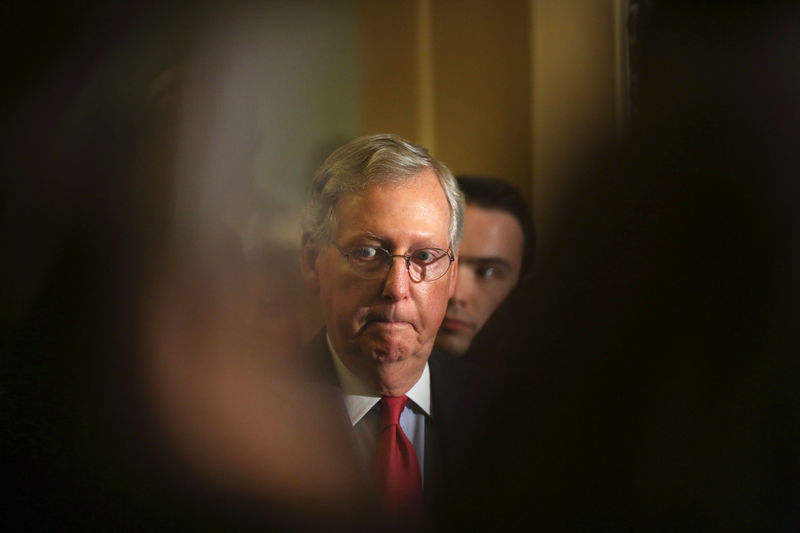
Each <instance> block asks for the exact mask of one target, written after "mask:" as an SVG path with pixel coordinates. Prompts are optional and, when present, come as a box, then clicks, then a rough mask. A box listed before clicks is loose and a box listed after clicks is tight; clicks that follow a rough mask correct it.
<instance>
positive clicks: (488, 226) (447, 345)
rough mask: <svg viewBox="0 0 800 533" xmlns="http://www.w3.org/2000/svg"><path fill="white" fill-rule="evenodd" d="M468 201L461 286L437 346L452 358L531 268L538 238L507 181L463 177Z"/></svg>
mask: <svg viewBox="0 0 800 533" xmlns="http://www.w3.org/2000/svg"><path fill="white" fill-rule="evenodd" d="M458 184H459V186H460V187H461V190H462V191H463V192H464V196H465V197H466V201H467V208H466V211H465V221H464V237H463V239H462V241H461V246H460V247H459V269H458V282H457V284H456V290H455V292H454V294H453V296H452V297H451V298H450V302H449V304H448V307H447V315H446V316H445V319H444V322H443V323H442V327H441V329H440V330H439V334H438V336H437V338H436V346H437V347H438V348H441V349H442V350H444V351H446V352H448V353H450V354H451V355H454V356H461V355H463V354H464V353H465V352H466V351H467V348H469V346H470V343H471V342H472V339H473V337H475V335H476V334H477V333H478V331H479V330H480V329H481V328H482V327H483V325H484V324H485V323H486V321H487V320H488V319H489V317H490V316H491V315H492V313H493V312H494V311H495V309H497V307H498V306H499V305H500V304H501V303H502V302H503V300H505V298H506V297H507V296H508V294H509V293H510V292H511V290H512V289H513V288H514V287H516V285H517V283H518V282H519V280H520V277H521V276H525V275H527V274H528V273H529V271H530V268H531V264H532V263H533V256H534V249H535V244H536V236H535V232H534V228H533V220H532V218H531V214H530V211H529V209H528V206H527V204H526V203H525V200H524V199H523V197H522V195H521V194H520V192H519V191H518V190H517V189H516V188H515V187H513V186H512V185H509V184H508V183H505V182H503V181H500V180H497V179H493V178H484V177H469V176H461V177H459V178H458Z"/></svg>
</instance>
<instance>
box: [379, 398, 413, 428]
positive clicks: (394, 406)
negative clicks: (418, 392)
mask: <svg viewBox="0 0 800 533" xmlns="http://www.w3.org/2000/svg"><path fill="white" fill-rule="evenodd" d="M407 403H408V396H383V397H381V411H382V424H381V425H382V427H383V428H387V427H389V426H396V425H397V424H399V423H400V413H402V412H403V409H405V407H406V404H407Z"/></svg>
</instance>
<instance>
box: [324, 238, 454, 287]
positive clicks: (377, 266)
mask: <svg viewBox="0 0 800 533" xmlns="http://www.w3.org/2000/svg"><path fill="white" fill-rule="evenodd" d="M331 244H333V246H334V247H335V248H336V249H337V250H339V253H340V254H342V255H343V256H344V257H345V259H347V264H348V265H350V268H351V269H352V270H353V272H355V273H356V274H357V275H359V276H361V277H362V278H365V279H376V278H382V277H384V276H385V275H386V273H387V272H389V269H390V268H391V267H392V264H393V262H394V258H395V257H402V258H403V259H405V260H406V270H407V271H408V275H409V277H410V278H411V279H412V280H413V281H436V280H437V279H439V278H441V277H442V276H444V275H445V274H446V273H447V271H448V270H450V264H451V263H452V262H453V261H455V257H454V256H453V254H452V251H449V250H442V249H441V248H420V249H418V250H411V251H409V252H408V253H406V254H391V253H389V250H386V249H384V248H380V247H378V246H358V247H356V248H353V249H352V250H350V251H349V252H345V251H344V250H342V249H341V248H340V247H339V245H338V244H336V243H335V242H334V243H331ZM445 258H446V259H447V261H445Z"/></svg>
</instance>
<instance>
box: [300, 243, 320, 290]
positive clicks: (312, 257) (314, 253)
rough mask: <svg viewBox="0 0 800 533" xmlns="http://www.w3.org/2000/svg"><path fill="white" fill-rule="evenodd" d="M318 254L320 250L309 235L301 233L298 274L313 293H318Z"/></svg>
mask: <svg viewBox="0 0 800 533" xmlns="http://www.w3.org/2000/svg"><path fill="white" fill-rule="evenodd" d="M319 252H320V248H319V246H318V245H317V243H316V242H315V241H314V239H312V238H311V235H309V234H308V233H307V232H305V233H303V240H302V242H301V243H300V272H301V273H302V275H303V283H305V286H306V288H308V290H310V291H311V292H313V293H318V292H319V271H318V270H317V258H318V257H319Z"/></svg>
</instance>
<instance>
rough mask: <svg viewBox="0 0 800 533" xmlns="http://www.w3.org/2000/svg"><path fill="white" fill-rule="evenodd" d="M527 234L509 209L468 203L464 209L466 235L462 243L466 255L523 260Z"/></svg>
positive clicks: (462, 251) (463, 253) (461, 252)
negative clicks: (525, 235) (485, 207)
mask: <svg viewBox="0 0 800 533" xmlns="http://www.w3.org/2000/svg"><path fill="white" fill-rule="evenodd" d="M524 244H525V237H524V234H523V232H522V226H521V225H520V223H519V221H518V220H517V218H516V217H515V216H514V215H512V214H511V213H509V212H507V211H501V210H499V209H484V208H482V207H478V206H476V205H467V208H466V210H465V212H464V238H463V239H462V241H461V245H460V246H459V253H460V255H461V256H462V257H467V256H469V257H502V258H504V259H507V260H514V261H519V260H521V257H522V249H523V247H524Z"/></svg>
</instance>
